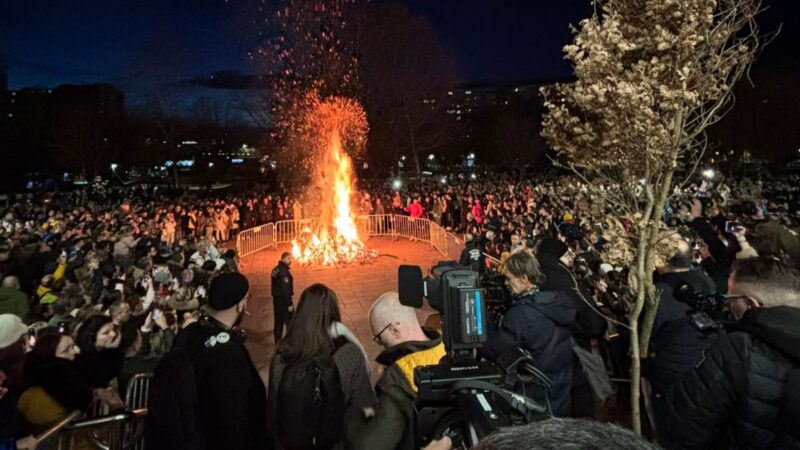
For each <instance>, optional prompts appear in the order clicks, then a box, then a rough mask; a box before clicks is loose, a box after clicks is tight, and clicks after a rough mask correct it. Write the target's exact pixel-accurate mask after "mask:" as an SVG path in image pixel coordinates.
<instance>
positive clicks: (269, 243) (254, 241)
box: [236, 223, 275, 256]
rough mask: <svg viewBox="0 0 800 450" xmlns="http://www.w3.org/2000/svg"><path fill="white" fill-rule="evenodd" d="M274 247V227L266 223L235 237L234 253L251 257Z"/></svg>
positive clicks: (243, 231)
mask: <svg viewBox="0 0 800 450" xmlns="http://www.w3.org/2000/svg"><path fill="white" fill-rule="evenodd" d="M274 246H275V225H273V224H271V223H268V224H265V225H259V226H257V227H255V228H248V229H246V230H242V231H240V232H239V234H237V235H236V253H238V254H239V256H247V255H252V254H253V253H256V252H258V251H261V250H264V249H265V248H269V247H274Z"/></svg>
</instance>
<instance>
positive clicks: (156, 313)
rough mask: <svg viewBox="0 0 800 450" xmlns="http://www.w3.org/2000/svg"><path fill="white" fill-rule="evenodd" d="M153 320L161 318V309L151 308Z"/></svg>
mask: <svg viewBox="0 0 800 450" xmlns="http://www.w3.org/2000/svg"><path fill="white" fill-rule="evenodd" d="M152 314H153V320H160V319H161V310H160V309H158V308H153V312H152Z"/></svg>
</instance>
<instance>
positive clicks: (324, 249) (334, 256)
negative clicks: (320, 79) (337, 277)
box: [292, 99, 377, 265]
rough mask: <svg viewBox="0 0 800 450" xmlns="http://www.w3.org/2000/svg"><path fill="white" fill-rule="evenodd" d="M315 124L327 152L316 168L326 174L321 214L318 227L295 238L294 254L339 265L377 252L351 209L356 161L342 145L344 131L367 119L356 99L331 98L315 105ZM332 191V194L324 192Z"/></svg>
mask: <svg viewBox="0 0 800 450" xmlns="http://www.w3.org/2000/svg"><path fill="white" fill-rule="evenodd" d="M316 107H317V110H318V111H312V114H316V115H317V117H316V121H315V122H314V123H315V127H316V130H317V131H318V132H319V133H320V134H321V136H320V140H321V141H322V143H321V144H320V145H321V146H322V147H324V148H321V149H320V151H321V152H323V153H324V155H323V156H322V158H321V159H320V161H319V164H320V167H318V168H317V170H318V172H319V173H320V174H323V176H322V177H321V181H320V184H321V185H320V187H321V188H322V189H323V197H322V205H321V209H322V212H321V215H320V220H319V223H318V224H317V228H316V230H312V229H311V228H309V227H306V228H305V229H304V230H303V231H301V232H300V233H299V235H298V236H297V238H296V239H295V240H294V241H292V255H293V256H294V258H295V259H296V260H297V261H298V262H299V263H300V264H319V265H336V264H349V263H352V262H357V261H363V260H365V259H368V258H370V257H373V256H376V255H377V253H376V252H373V251H369V250H367V248H366V247H365V246H364V243H363V242H362V241H361V239H360V237H359V234H358V227H357V226H356V216H355V214H354V213H353V211H352V209H351V203H352V198H353V193H354V190H355V172H354V170H353V162H352V160H351V158H350V157H349V156H348V155H347V153H346V152H345V150H344V148H343V144H342V141H343V136H342V133H343V132H346V130H347V128H348V127H353V126H357V125H358V123H355V122H358V121H360V120H364V121H365V120H366V119H365V118H364V116H363V115H362V113H363V109H362V108H361V105H359V104H358V103H357V102H354V101H351V100H347V99H332V100H327V101H324V102H320V103H319V104H318V105H316ZM325 194H332V195H325Z"/></svg>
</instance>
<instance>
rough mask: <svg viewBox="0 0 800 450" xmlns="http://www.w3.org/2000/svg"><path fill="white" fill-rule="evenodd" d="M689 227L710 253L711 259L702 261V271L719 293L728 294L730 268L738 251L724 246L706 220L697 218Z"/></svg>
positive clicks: (714, 229)
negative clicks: (706, 274) (712, 281)
mask: <svg viewBox="0 0 800 450" xmlns="http://www.w3.org/2000/svg"><path fill="white" fill-rule="evenodd" d="M691 225H692V229H693V230H694V231H695V232H696V233H697V234H698V235H699V236H700V238H701V239H702V240H703V242H705V243H706V245H707V246H708V251H709V253H711V258H706V259H705V260H703V269H704V270H705V271H706V272H707V273H708V274H709V276H710V277H711V279H712V280H714V284H716V286H717V289H719V291H720V292H722V293H726V292H728V277H730V275H731V267H732V265H733V261H734V260H735V259H736V252H737V251H739V249H738V248H736V249H733V248H731V247H728V246H726V245H725V243H723V242H722V240H720V238H719V237H718V236H717V230H716V228H714V226H713V225H712V224H711V223H710V222H709V221H708V220H706V219H704V218H702V217H698V218H696V219H694V220H693V221H692V224H691ZM734 250H735V251H734Z"/></svg>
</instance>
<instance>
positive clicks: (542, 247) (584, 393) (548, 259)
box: [536, 237, 607, 417]
mask: <svg viewBox="0 0 800 450" xmlns="http://www.w3.org/2000/svg"><path fill="white" fill-rule="evenodd" d="M536 259H537V260H538V261H539V267H540V268H541V271H542V273H543V274H544V276H545V280H546V281H545V282H544V283H542V285H541V286H540V287H541V289H542V290H543V291H557V292H563V293H565V294H566V295H567V297H568V298H569V301H571V302H572V305H573V306H574V308H575V312H576V315H575V322H574V323H573V324H572V325H571V327H570V331H571V333H572V337H573V339H574V340H575V344H576V345H579V346H581V348H583V349H584V350H587V351H589V352H591V350H592V344H591V341H592V339H601V338H602V337H603V336H604V335H605V333H606V326H607V323H606V320H605V318H604V317H603V316H601V315H600V314H598V313H597V312H595V310H594V309H593V308H592V307H591V306H590V305H589V303H588V302H589V301H594V296H593V295H592V294H593V293H592V292H586V291H582V290H581V287H582V286H579V285H578V283H577V281H576V280H575V277H573V275H572V273H571V272H570V269H571V268H573V266H574V265H575V253H574V252H573V250H572V249H571V248H569V246H568V245H567V244H565V243H564V242H561V241H560V240H558V239H555V238H550V237H548V238H545V239H543V240H542V242H540V243H539V246H538V247H536ZM581 268H582V270H583V271H584V272H588V271H589V269H588V267H585V264H583V265H581ZM572 375H573V379H572V394H571V397H572V408H571V409H572V416H573V417H592V416H594V400H593V398H592V389H591V386H590V385H589V381H588V380H587V379H586V375H585V374H584V372H583V368H582V366H581V361H580V360H579V359H578V357H577V356H573V374H572Z"/></svg>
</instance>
